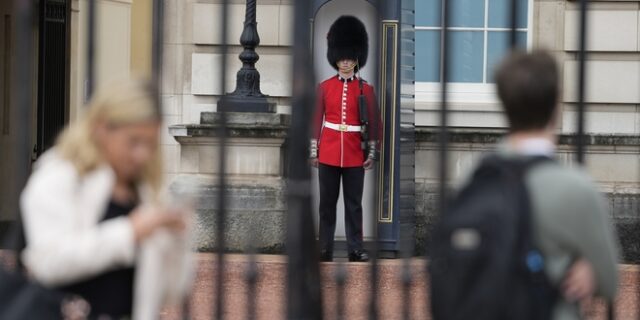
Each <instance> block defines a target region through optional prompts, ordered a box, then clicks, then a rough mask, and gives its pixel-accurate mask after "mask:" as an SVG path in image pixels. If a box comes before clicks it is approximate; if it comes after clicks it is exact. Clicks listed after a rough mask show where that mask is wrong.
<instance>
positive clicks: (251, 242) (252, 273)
mask: <svg viewBox="0 0 640 320" xmlns="http://www.w3.org/2000/svg"><path fill="white" fill-rule="evenodd" d="M257 231H258V230H257V228H256V225H255V222H254V223H251V229H250V234H249V236H248V244H247V246H246V247H247V251H248V253H249V261H248V265H247V269H246V270H245V274H244V275H245V280H246V282H247V317H246V318H247V319H248V320H255V319H256V313H257V307H256V306H257V303H256V300H257V299H256V296H257V293H256V289H257V284H258V276H259V274H258V261H257V257H256V251H257V250H256V246H255V243H257V237H256V235H257Z"/></svg>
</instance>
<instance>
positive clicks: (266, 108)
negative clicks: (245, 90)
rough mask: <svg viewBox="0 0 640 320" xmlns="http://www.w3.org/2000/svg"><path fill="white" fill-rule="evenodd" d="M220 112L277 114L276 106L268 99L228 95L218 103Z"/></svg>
mask: <svg viewBox="0 0 640 320" xmlns="http://www.w3.org/2000/svg"><path fill="white" fill-rule="evenodd" d="M218 111H226V112H257V113H275V112H276V104H275V103H273V102H269V100H267V98H266V97H250V96H233V95H227V96H224V97H223V98H222V99H221V100H220V102H218Z"/></svg>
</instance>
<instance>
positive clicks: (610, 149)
mask: <svg viewBox="0 0 640 320" xmlns="http://www.w3.org/2000/svg"><path fill="white" fill-rule="evenodd" d="M501 139H502V133H500V132H484V133H480V132H454V133H453V134H452V137H451V143H450V147H449V164H448V165H449V169H450V171H449V173H448V174H449V178H450V181H449V182H448V185H449V187H451V188H457V187H459V186H460V185H461V183H462V181H463V179H464V177H466V175H467V174H468V173H469V172H470V170H472V168H473V166H474V165H475V164H476V163H477V161H478V160H479V159H480V158H481V157H482V156H483V154H485V153H487V152H490V151H491V150H493V149H494V147H495V144H496V143H499V142H500V140H501ZM574 145H575V136H573V135H562V136H561V137H560V142H559V146H558V152H557V158H558V161H559V162H560V163H562V164H563V165H565V166H569V167H571V166H576V165H577V164H576V163H575V162H574V159H573V158H574V156H575V153H574V151H573V148H574V147H573V146H574ZM639 152H640V138H639V137H637V136H622V135H590V136H589V137H588V145H587V153H586V158H585V159H586V170H587V171H588V173H589V174H590V175H591V176H592V177H593V179H594V181H595V182H596V184H597V185H598V187H599V189H600V190H601V191H602V192H603V193H604V195H605V196H606V197H607V200H608V204H609V214H610V215H611V217H612V218H613V220H614V223H615V224H616V228H617V230H618V236H619V237H620V243H621V245H622V249H623V250H622V251H623V258H624V261H625V262H638V261H640V241H639V240H640V212H639V211H638V210H639V209H640V173H639V171H638V168H640V155H639ZM437 156H438V149H437V135H436V133H435V131H430V130H424V129H422V130H418V131H417V132H416V198H415V200H416V230H415V232H416V236H415V239H416V248H417V252H424V250H425V248H427V247H428V238H429V232H430V228H431V225H432V223H433V221H434V219H435V218H436V215H437V204H438V195H437V194H438V180H437V179H438V176H437V166H438V162H437V161H438V160H437Z"/></svg>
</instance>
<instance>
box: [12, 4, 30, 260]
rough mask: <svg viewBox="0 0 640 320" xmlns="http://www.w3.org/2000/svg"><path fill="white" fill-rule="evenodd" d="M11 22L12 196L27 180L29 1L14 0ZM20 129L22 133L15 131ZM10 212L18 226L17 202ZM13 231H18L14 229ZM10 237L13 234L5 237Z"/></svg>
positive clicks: (18, 209) (28, 167) (16, 245)
mask: <svg viewBox="0 0 640 320" xmlns="http://www.w3.org/2000/svg"><path fill="white" fill-rule="evenodd" d="M15 3H16V7H15V9H14V10H15V15H16V19H15V23H16V37H15V39H18V41H15V42H16V46H15V57H16V58H15V61H16V62H15V63H16V65H15V68H13V69H12V70H11V72H12V80H13V83H14V84H19V85H15V86H14V90H16V94H15V100H13V101H11V105H12V109H13V110H12V111H13V112H12V114H13V116H12V121H11V123H14V124H15V126H12V128H13V131H14V132H13V133H12V134H13V135H14V137H15V140H14V147H13V152H9V154H10V158H9V159H10V163H12V165H13V168H14V170H15V175H14V179H13V180H12V181H13V183H14V186H15V189H14V192H15V194H19V192H20V191H21V190H22V189H23V188H24V186H25V184H26V182H27V179H28V178H29V171H30V164H31V142H32V141H31V139H32V133H31V127H32V123H31V113H32V105H33V104H32V102H33V101H32V96H31V87H32V84H33V78H32V74H33V72H32V60H31V58H32V54H33V52H32V50H33V48H32V45H31V41H29V39H32V38H33V37H32V29H31V28H32V25H33V24H32V22H33V8H32V5H33V3H32V2H31V1H30V0H18V1H16V2H15ZM19 130H22V132H19ZM11 210H12V213H13V214H14V215H15V219H16V222H15V223H16V225H19V223H20V222H19V221H20V220H21V216H20V207H19V205H18V203H17V202H16V203H15V206H14V207H12V208H11ZM14 232H20V231H18V230H14ZM9 236H11V237H13V235H9ZM11 245H12V248H15V249H17V248H19V247H20V244H19V243H11ZM15 259H16V260H17V261H16V262H18V263H19V257H18V256H17V255H16V257H15Z"/></svg>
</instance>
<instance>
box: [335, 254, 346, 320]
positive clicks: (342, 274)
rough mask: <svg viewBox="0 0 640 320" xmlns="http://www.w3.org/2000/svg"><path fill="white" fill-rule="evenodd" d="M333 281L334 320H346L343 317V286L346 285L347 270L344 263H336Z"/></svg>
mask: <svg viewBox="0 0 640 320" xmlns="http://www.w3.org/2000/svg"><path fill="white" fill-rule="evenodd" d="M335 272H336V273H335V281H336V319H337V320H344V319H347V318H346V317H345V304H344V301H345V298H346V296H345V286H346V283H347V275H348V272H347V268H346V267H345V265H344V263H341V262H338V263H337V265H336V271H335Z"/></svg>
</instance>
